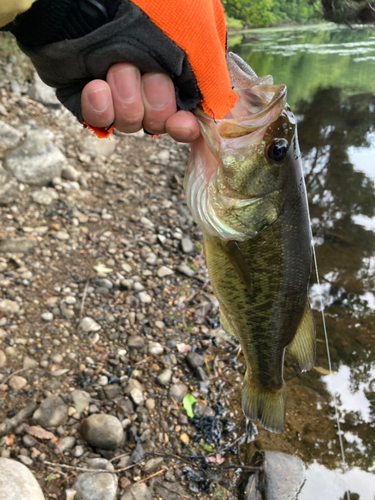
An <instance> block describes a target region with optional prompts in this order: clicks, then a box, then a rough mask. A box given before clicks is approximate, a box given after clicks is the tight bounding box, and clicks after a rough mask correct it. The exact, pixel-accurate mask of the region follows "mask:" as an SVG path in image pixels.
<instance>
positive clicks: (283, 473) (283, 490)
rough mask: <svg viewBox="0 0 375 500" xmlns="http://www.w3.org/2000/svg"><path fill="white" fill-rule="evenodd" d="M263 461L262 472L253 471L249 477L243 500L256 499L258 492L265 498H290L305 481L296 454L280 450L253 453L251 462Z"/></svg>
mask: <svg viewBox="0 0 375 500" xmlns="http://www.w3.org/2000/svg"><path fill="white" fill-rule="evenodd" d="M262 459H263V460H264V461H263V471H264V472H263V473H255V474H254V475H252V476H251V477H250V479H249V483H248V485H247V488H246V493H245V500H258V498H259V497H258V496H257V495H258V494H259V492H262V494H263V495H264V496H265V498H277V500H292V499H295V498H297V495H298V492H299V491H300V489H301V486H302V485H303V483H304V481H305V476H306V470H305V465H304V463H303V462H302V461H301V460H300V459H299V458H298V457H296V456H294V455H289V454H287V453H283V452H281V451H266V452H260V453H257V454H256V455H254V457H253V458H252V462H253V463H254V462H259V461H261V460H262Z"/></svg>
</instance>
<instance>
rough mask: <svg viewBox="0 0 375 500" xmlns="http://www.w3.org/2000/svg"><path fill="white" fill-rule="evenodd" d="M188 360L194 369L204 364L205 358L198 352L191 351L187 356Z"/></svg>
mask: <svg viewBox="0 0 375 500" xmlns="http://www.w3.org/2000/svg"><path fill="white" fill-rule="evenodd" d="M186 362H187V364H188V365H189V366H190V368H192V369H193V370H194V369H195V368H198V367H199V366H203V365H204V358H203V356H201V355H200V354H198V353H197V352H189V354H188V355H187V356H186Z"/></svg>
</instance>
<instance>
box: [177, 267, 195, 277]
mask: <svg viewBox="0 0 375 500" xmlns="http://www.w3.org/2000/svg"><path fill="white" fill-rule="evenodd" d="M177 271H178V272H179V273H181V274H183V275H184V276H187V277H188V278H191V277H193V276H194V275H195V271H194V270H193V269H191V268H190V267H189V266H188V265H187V264H180V265H179V266H177Z"/></svg>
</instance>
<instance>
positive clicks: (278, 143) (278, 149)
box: [267, 139, 289, 161]
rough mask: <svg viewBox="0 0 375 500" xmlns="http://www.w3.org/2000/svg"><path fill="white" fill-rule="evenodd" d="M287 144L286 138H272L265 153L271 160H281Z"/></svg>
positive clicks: (284, 155)
mask: <svg viewBox="0 0 375 500" xmlns="http://www.w3.org/2000/svg"><path fill="white" fill-rule="evenodd" d="M288 146H289V144H288V141H287V140H286V139H274V140H273V141H272V142H271V144H270V145H269V146H268V148H267V155H268V156H269V158H271V160H274V161H281V160H283V159H284V158H285V157H286V154H287V152H288Z"/></svg>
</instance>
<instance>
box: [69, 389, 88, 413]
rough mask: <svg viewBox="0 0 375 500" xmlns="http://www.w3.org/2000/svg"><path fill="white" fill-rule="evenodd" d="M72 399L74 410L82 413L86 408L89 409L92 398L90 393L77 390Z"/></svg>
mask: <svg viewBox="0 0 375 500" xmlns="http://www.w3.org/2000/svg"><path fill="white" fill-rule="evenodd" d="M71 398H72V401H73V404H74V408H75V409H76V410H77V412H78V413H82V412H83V411H84V410H86V408H88V407H89V404H90V400H91V396H90V394H89V393H88V392H85V391H81V390H79V389H76V390H75V391H73V392H72V394H71Z"/></svg>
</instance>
